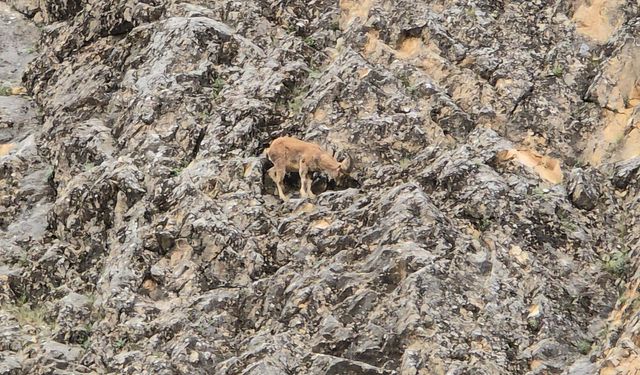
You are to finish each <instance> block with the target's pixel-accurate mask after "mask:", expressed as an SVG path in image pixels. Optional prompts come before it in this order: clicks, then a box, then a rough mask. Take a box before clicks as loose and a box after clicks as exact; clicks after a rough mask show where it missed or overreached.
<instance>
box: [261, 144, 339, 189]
mask: <svg viewBox="0 0 640 375" xmlns="http://www.w3.org/2000/svg"><path fill="white" fill-rule="evenodd" d="M263 155H266V156H267V157H268V158H269V160H271V162H272V163H273V168H271V169H269V171H268V173H269V177H271V179H272V180H273V181H274V182H275V183H276V186H277V187H278V196H280V199H282V200H284V201H286V200H288V199H289V198H288V197H287V196H286V195H285V194H284V191H283V181H284V175H285V173H286V172H298V173H299V174H300V196H301V197H303V198H304V197H310V198H313V197H315V194H313V192H312V191H311V182H312V180H311V177H310V172H314V171H322V172H326V173H327V174H328V175H329V177H331V178H333V179H336V178H338V177H340V176H341V175H342V174H344V173H348V169H349V167H350V164H351V163H350V161H349V159H348V158H346V159H345V160H343V161H342V162H338V161H337V160H336V159H335V158H334V157H333V156H331V154H329V153H328V152H327V151H325V150H323V149H322V148H321V147H320V146H318V145H317V144H315V143H310V142H305V141H301V140H299V139H296V138H293V137H280V138H276V139H274V140H273V141H272V142H271V145H270V146H269V147H268V148H267V149H265V150H264V152H263Z"/></svg>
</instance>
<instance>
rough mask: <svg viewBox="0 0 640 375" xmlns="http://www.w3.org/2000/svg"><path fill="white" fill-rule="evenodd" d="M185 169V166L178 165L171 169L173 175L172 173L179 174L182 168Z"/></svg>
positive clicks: (173, 174)
mask: <svg viewBox="0 0 640 375" xmlns="http://www.w3.org/2000/svg"><path fill="white" fill-rule="evenodd" d="M183 169H184V168H183V167H176V168H173V169H172V170H171V175H172V176H178V175H179V174H180V173H182V170H183Z"/></svg>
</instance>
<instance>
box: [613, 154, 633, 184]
mask: <svg viewBox="0 0 640 375" xmlns="http://www.w3.org/2000/svg"><path fill="white" fill-rule="evenodd" d="M639 169H640V157H636V158H633V159H629V160H626V161H621V162H618V163H616V164H615V165H614V166H613V176H612V177H611V182H612V183H613V185H614V186H615V187H617V188H618V189H626V188H627V187H628V186H629V184H631V183H632V181H634V179H635V178H636V176H637V174H638V170H639Z"/></svg>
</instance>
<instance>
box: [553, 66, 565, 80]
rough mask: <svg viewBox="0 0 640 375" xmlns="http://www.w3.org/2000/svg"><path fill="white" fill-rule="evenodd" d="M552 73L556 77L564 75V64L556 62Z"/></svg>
mask: <svg viewBox="0 0 640 375" xmlns="http://www.w3.org/2000/svg"><path fill="white" fill-rule="evenodd" d="M551 73H553V75H554V76H556V77H562V76H563V75H564V68H563V67H562V65H559V64H556V65H554V66H553V69H552V70H551Z"/></svg>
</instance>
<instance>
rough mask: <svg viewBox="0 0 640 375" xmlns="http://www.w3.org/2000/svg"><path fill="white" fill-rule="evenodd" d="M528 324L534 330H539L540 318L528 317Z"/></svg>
mask: <svg viewBox="0 0 640 375" xmlns="http://www.w3.org/2000/svg"><path fill="white" fill-rule="evenodd" d="M527 326H528V327H529V329H530V330H532V331H538V330H539V329H540V320H538V319H536V318H529V319H527Z"/></svg>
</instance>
